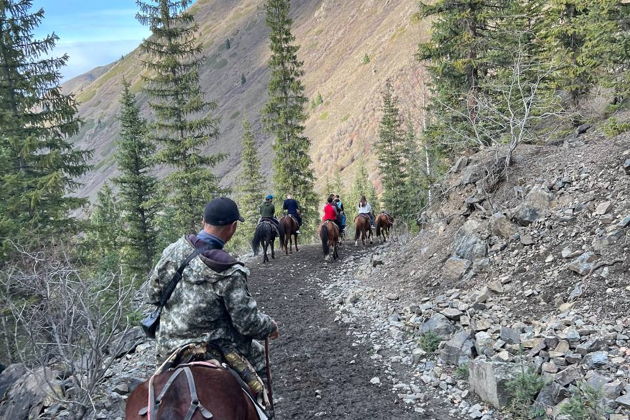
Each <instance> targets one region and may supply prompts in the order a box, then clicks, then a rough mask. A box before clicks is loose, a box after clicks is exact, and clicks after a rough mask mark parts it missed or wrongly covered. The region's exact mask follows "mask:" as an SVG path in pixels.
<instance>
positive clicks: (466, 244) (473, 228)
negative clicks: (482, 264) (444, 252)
mask: <svg viewBox="0 0 630 420" xmlns="http://www.w3.org/2000/svg"><path fill="white" fill-rule="evenodd" d="M486 226H487V225H486V224H485V223H482V222H480V221H478V220H475V219H469V220H467V221H466V223H464V224H463V226H462V227H461V228H460V229H459V231H457V235H455V241H454V244H453V247H454V248H453V249H454V251H453V255H454V256H456V257H459V258H464V259H466V260H470V261H474V260H476V259H478V258H484V257H486V256H487V255H488V243H487V242H486V240H485V238H486V237H487V234H486V233H485V231H486V229H487V228H486Z"/></svg>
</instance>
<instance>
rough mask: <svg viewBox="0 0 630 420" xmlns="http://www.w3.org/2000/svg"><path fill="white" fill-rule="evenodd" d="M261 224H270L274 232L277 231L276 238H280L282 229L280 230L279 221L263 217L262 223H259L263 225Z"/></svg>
mask: <svg viewBox="0 0 630 420" xmlns="http://www.w3.org/2000/svg"><path fill="white" fill-rule="evenodd" d="M261 223H269V224H270V225H271V227H273V230H275V231H276V236H280V229H279V228H278V221H277V220H275V219H272V218H270V217H261V218H260V222H258V224H261Z"/></svg>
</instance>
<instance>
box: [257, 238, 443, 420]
mask: <svg viewBox="0 0 630 420" xmlns="http://www.w3.org/2000/svg"><path fill="white" fill-rule="evenodd" d="M358 252H365V251H357V250H356V249H355V248H354V247H351V246H347V245H346V246H345V247H344V248H343V250H342V252H341V254H342V259H341V261H340V262H336V263H335V264H332V265H331V264H325V263H324V262H323V260H322V254H321V247H317V246H306V247H303V248H301V250H300V252H299V253H297V254H294V255H291V256H288V257H287V256H285V255H284V254H283V255H280V256H278V255H277V256H276V260H272V262H271V263H269V264H266V265H263V264H261V263H260V258H258V259H257V260H256V262H251V263H250V264H248V265H249V267H250V268H251V270H252V273H251V276H250V290H251V292H252V293H253V294H254V296H255V297H256V299H257V301H258V302H259V305H260V306H261V308H262V309H263V310H264V311H265V312H266V313H268V314H270V315H271V316H273V317H274V318H275V319H276V321H277V322H278V324H279V326H280V332H281V337H280V338H279V339H277V340H275V341H273V342H272V343H271V351H270V353H271V355H272V365H273V373H274V397H275V398H274V399H277V400H279V402H278V403H277V406H276V413H277V418H278V419H281V420H282V419H293V418H296V419H311V418H320V417H321V418H325V419H418V418H423V419H429V418H440V419H446V418H449V416H448V415H437V414H436V413H435V412H432V413H431V414H430V415H428V414H425V415H420V414H418V413H414V412H413V411H411V410H409V409H408V408H406V407H405V404H404V403H403V402H402V401H401V400H400V399H398V397H397V396H396V395H395V394H394V393H392V392H391V389H390V384H389V383H387V380H386V375H385V372H384V371H383V369H382V368H381V367H380V366H378V365H376V363H375V362H374V361H372V360H371V359H370V354H371V353H370V349H369V348H368V347H366V346H363V345H356V344H354V345H353V339H352V336H351V335H350V333H349V331H348V327H347V326H345V325H340V324H338V323H335V322H334V321H333V320H334V317H335V316H334V312H333V311H332V310H331V309H330V308H329V307H328V305H327V303H326V301H325V300H324V299H323V298H322V297H321V296H320V294H319V290H318V286H317V285H316V284H314V283H313V282H312V281H308V280H306V279H307V278H308V277H309V275H310V277H311V278H312V275H315V276H316V277H319V278H320V279H323V280H326V279H327V276H328V273H329V271H330V270H334V269H335V267H336V266H338V265H339V264H344V261H343V259H344V258H348V257H349V256H352V255H354V254H356V253H358ZM373 377H380V380H381V382H383V385H382V386H375V385H373V384H371V383H370V379H372V378H373ZM439 411H446V410H439Z"/></svg>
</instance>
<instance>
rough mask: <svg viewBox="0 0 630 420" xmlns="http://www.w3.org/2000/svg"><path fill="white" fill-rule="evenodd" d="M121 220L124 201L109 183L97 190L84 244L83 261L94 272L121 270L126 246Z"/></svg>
mask: <svg viewBox="0 0 630 420" xmlns="http://www.w3.org/2000/svg"><path fill="white" fill-rule="evenodd" d="M121 221H122V218H121V210H120V202H119V201H118V199H117V197H116V195H115V194H114V192H113V191H112V188H111V187H110V186H109V184H105V185H104V186H103V187H102V188H101V190H100V191H99V192H98V193H97V197H96V203H95V204H94V207H93V209H92V211H91V213H90V219H89V223H88V226H87V230H86V233H85V238H84V240H83V242H82V244H81V254H82V257H83V261H84V263H85V264H86V265H87V266H88V267H90V268H91V271H92V274H96V275H107V274H109V273H118V272H119V267H120V263H121V249H122V246H123V237H122V229H121Z"/></svg>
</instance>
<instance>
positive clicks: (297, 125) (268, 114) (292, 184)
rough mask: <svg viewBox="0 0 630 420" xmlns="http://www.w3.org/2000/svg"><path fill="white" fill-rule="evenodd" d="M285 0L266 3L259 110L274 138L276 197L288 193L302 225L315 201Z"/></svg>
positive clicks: (295, 49) (298, 65)
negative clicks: (267, 51)
mask: <svg viewBox="0 0 630 420" xmlns="http://www.w3.org/2000/svg"><path fill="white" fill-rule="evenodd" d="M289 4H290V3H289V0H267V2H266V4H265V7H266V12H267V17H266V22H267V25H268V26H269V28H270V29H271V32H270V34H269V39H270V48H271V58H270V60H269V68H270V70H271V78H270V80H269V86H268V91H269V100H268V102H267V104H266V105H265V108H264V110H263V113H264V123H265V126H266V128H267V129H268V130H269V132H271V133H272V134H273V135H274V137H275V138H274V143H273V149H274V152H275V157H274V160H273V170H274V175H273V180H274V187H275V191H276V193H277V195H278V196H284V195H285V194H292V195H293V196H294V197H295V199H296V200H298V201H299V202H300V204H301V206H302V214H303V218H304V222H305V224H307V225H308V223H309V221H311V222H312V221H314V220H315V218H316V216H317V212H316V210H315V205H316V198H315V193H314V191H313V170H312V169H311V158H310V156H309V148H310V145H311V142H310V140H309V139H308V138H307V137H306V136H304V121H305V120H306V114H305V112H304V106H305V104H306V103H307V102H308V99H307V98H306V96H305V95H304V86H303V85H302V82H301V80H300V78H301V77H302V75H303V73H304V72H303V70H302V62H301V61H299V60H298V58H297V52H298V49H299V47H298V46H296V45H293V42H294V41H295V37H294V36H293V34H292V33H291V25H292V20H291V19H290V18H289Z"/></svg>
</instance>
